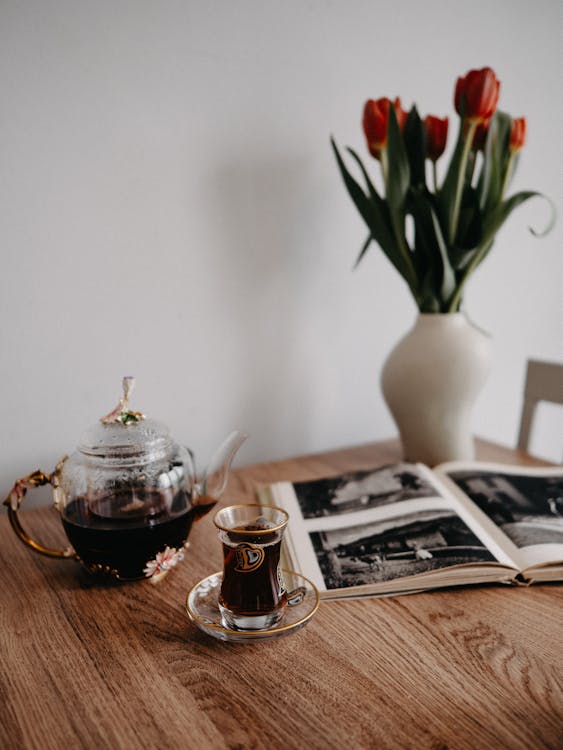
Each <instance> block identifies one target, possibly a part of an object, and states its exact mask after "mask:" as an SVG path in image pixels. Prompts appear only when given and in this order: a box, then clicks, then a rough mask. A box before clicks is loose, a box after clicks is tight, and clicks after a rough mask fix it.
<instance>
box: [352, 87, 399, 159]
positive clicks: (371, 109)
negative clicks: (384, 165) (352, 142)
mask: <svg viewBox="0 0 563 750" xmlns="http://www.w3.org/2000/svg"><path fill="white" fill-rule="evenodd" d="M391 106H392V107H393V108H394V110H395V115H396V117H397V122H398V124H399V129H400V130H402V129H403V128H404V126H405V122H406V119H407V113H406V112H405V111H404V109H403V108H402V107H401V100H400V99H399V97H397V98H396V99H395V101H394V102H391V100H390V99H388V98H387V97H386V96H384V97H382V98H381V99H368V101H367V102H366V103H365V105H364V117H363V123H362V124H363V127H364V133H365V135H366V140H367V145H368V149H369V152H370V154H371V155H372V156H374V157H375V158H376V159H379V157H380V155H381V152H382V151H383V149H385V148H386V146H387V124H388V122H389V109H390V107H391Z"/></svg>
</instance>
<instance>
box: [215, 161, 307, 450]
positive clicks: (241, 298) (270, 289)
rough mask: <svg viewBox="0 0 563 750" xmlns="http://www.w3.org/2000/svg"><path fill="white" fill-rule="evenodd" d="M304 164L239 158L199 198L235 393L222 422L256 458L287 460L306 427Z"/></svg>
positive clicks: (221, 172) (228, 365)
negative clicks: (238, 432) (268, 450)
mask: <svg viewBox="0 0 563 750" xmlns="http://www.w3.org/2000/svg"><path fill="white" fill-rule="evenodd" d="M306 162H307V159H306V158H301V159H298V158H296V156H295V154H294V153H293V154H292V156H291V158H288V159H278V160H276V161H272V160H271V155H270V156H269V158H267V159H260V158H258V157H256V155H253V154H245V155H242V156H241V157H240V159H238V160H237V161H236V162H235V161H233V162H231V163H224V164H223V165H222V166H221V168H220V169H218V170H217V171H216V173H215V174H213V175H212V176H211V178H210V182H209V183H208V185H207V186H206V188H207V189H206V191H205V198H206V200H207V202H208V204H209V205H211V206H212V207H213V208H212V215H213V217H214V219H213V223H214V227H213V232H214V233H215V238H214V241H213V247H212V248H211V249H210V253H209V255H210V261H209V262H210V264H211V266H212V268H211V269H210V272H211V273H212V274H213V276H212V277H213V279H214V284H215V283H216V292H217V294H218V295H220V306H221V309H222V310H223V314H224V315H225V316H228V319H226V320H225V321H224V324H225V325H224V331H225V339H224V340H225V344H226V350H227V351H228V352H230V353H231V356H230V357H229V356H226V366H227V368H229V369H230V370H231V376H232V377H231V378H230V383H231V384H232V387H233V388H236V389H237V395H238V398H237V399H235V401H236V407H235V408H236V410H237V411H236V413H234V414H233V415H232V416H231V419H232V422H233V424H240V425H244V428H245V429H246V430H248V432H250V434H251V436H252V438H253V440H252V442H254V441H256V445H257V446H258V450H260V444H262V452H263V451H264V447H265V446H264V442H265V443H266V444H268V443H271V445H273V446H276V450H281V451H282V452H285V453H287V452H289V453H291V452H292V450H293V446H299V445H300V444H302V443H303V441H305V442H306V441H307V438H308V435H309V433H310V430H311V416H312V415H311V410H312V407H313V403H312V399H313V397H314V388H313V385H314V379H315V359H314V351H313V350H312V348H311V347H310V346H308V342H307V327H308V325H309V324H310V323H309V320H310V315H308V314H307V305H308V303H309V293H308V291H309V290H308V289H307V279H310V278H311V273H312V265H313V263H315V257H314V255H315V254H314V253H313V252H312V248H311V247H310V244H311V242H310V241H308V238H307V236H306V235H307V233H310V231H311V222H314V216H311V213H310V206H309V205H308V202H309V200H310V199H309V197H308V190H307V167H306ZM215 280H216V281H215ZM249 449H250V450H251V446H249ZM246 458H247V460H252V458H251V457H249V456H248V451H247V456H246Z"/></svg>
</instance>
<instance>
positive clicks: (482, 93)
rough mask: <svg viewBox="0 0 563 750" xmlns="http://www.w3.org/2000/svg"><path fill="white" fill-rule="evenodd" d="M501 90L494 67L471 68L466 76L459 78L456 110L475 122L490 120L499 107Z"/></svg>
mask: <svg viewBox="0 0 563 750" xmlns="http://www.w3.org/2000/svg"><path fill="white" fill-rule="evenodd" d="M499 92H500V81H499V80H498V79H497V77H496V75H495V72H494V70H493V69H492V68H482V69H481V70H470V71H469V73H467V75H466V76H465V77H464V78H458V79H457V83H456V87H455V96H454V101H455V108H456V112H457V113H458V114H459V115H462V116H463V117H464V118H466V119H468V120H471V121H473V122H483V121H484V120H489V119H490V118H491V117H492V115H493V114H494V111H495V109H496V108H497V104H498V97H499ZM462 108H463V109H462Z"/></svg>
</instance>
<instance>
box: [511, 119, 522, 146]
mask: <svg viewBox="0 0 563 750" xmlns="http://www.w3.org/2000/svg"><path fill="white" fill-rule="evenodd" d="M525 142H526V118H525V117H517V118H516V119H515V120H512V129H511V130H510V143H509V148H510V151H520V149H521V148H522V146H523V145H524V143H525Z"/></svg>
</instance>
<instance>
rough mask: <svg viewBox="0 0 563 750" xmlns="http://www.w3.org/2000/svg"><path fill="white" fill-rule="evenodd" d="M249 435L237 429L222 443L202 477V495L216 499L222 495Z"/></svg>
mask: <svg viewBox="0 0 563 750" xmlns="http://www.w3.org/2000/svg"><path fill="white" fill-rule="evenodd" d="M247 437H248V435H246V434H245V433H244V432H239V431H238V430H235V431H234V432H231V434H230V435H229V436H228V437H227V439H226V440H224V441H223V442H222V443H221V445H220V446H219V448H218V449H217V451H216V452H215V454H214V455H213V458H212V459H211V461H210V462H209V465H208V466H207V468H206V469H205V471H204V472H203V476H202V477H201V482H200V487H201V490H200V492H201V494H202V495H205V496H206V497H210V498H213V499H214V500H218V499H219V498H220V497H221V495H222V494H223V492H224V491H225V487H226V486H227V480H228V478H229V471H230V469H231V463H232V461H233V458H234V457H235V454H236V452H237V451H238V449H239V448H240V446H241V445H242V444H243V443H244V441H245V440H246V439H247Z"/></svg>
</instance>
